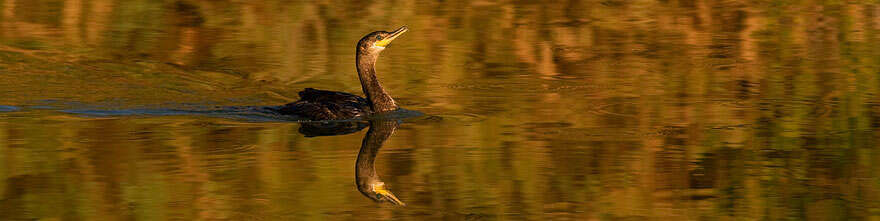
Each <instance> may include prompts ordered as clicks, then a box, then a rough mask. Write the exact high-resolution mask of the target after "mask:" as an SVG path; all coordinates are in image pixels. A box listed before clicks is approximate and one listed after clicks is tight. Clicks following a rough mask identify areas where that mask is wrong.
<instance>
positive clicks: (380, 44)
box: [358, 26, 409, 55]
mask: <svg viewBox="0 0 880 221" xmlns="http://www.w3.org/2000/svg"><path fill="white" fill-rule="evenodd" d="M407 30H409V29H407V28H406V26H403V27H400V28H398V29H397V30H395V31H392V32H387V31H374V32H372V33H370V34H367V35H366V36H364V37H363V38H361V40H360V41H358V52H360V53H365V54H374V55H378V54H379V52H382V50H385V47H387V46H388V45H389V44H391V41H394V39H396V38H397V37H400V36H401V35H403V33H404V32H406V31H407Z"/></svg>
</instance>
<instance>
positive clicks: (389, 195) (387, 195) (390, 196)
mask: <svg viewBox="0 0 880 221" xmlns="http://www.w3.org/2000/svg"><path fill="white" fill-rule="evenodd" d="M404 28H406V27H404ZM375 188H376V189H375V191H376V193H378V194H380V195H382V196H384V197H385V198H388V201H391V203H393V204H394V205H398V206H406V203H403V201H400V199H397V197H396V196H394V194H393V193H391V191H388V190H387V189H385V187H384V186H377V187H375Z"/></svg>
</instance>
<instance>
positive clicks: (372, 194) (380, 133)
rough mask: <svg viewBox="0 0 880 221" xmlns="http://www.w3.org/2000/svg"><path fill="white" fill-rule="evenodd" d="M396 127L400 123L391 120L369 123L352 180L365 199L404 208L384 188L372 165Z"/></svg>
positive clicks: (400, 202) (392, 194) (386, 188)
mask: <svg viewBox="0 0 880 221" xmlns="http://www.w3.org/2000/svg"><path fill="white" fill-rule="evenodd" d="M398 125H400V123H399V122H398V121H393V120H392V121H381V120H373V121H371V122H370V129H369V130H367V135H365V136H364V141H363V142H362V143H361V150H360V152H359V153H358V156H357V161H356V162H355V168H354V170H355V175H354V179H355V184H357V188H358V191H360V192H361V194H363V195H364V196H366V197H367V198H370V199H372V200H373V201H376V202H389V203H392V204H394V205H398V206H406V203H403V201H400V199H397V196H394V193H391V190H388V187H386V186H385V182H382V180H380V179H379V175H377V174H376V167H375V165H374V163H375V160H376V155H377V154H379V149H380V148H382V144H383V143H384V142H385V140H387V139H388V138H389V137H391V134H393V133H394V130H396V129H397V127H398Z"/></svg>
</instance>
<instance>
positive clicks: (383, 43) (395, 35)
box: [373, 26, 409, 47]
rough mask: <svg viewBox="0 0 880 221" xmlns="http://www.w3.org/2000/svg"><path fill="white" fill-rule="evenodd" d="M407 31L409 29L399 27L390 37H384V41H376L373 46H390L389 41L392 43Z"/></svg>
mask: <svg viewBox="0 0 880 221" xmlns="http://www.w3.org/2000/svg"><path fill="white" fill-rule="evenodd" d="M407 30H409V29H407V28H406V26H403V27H400V28H398V29H397V30H396V31H394V32H391V35H389V36H388V37H385V39H382V40H380V41H377V42H376V43H375V44H373V45H375V46H379V47H385V46H387V45H388V44H391V41H394V39H395V38H397V37H400V35H401V34H403V33H404V32H406V31H407Z"/></svg>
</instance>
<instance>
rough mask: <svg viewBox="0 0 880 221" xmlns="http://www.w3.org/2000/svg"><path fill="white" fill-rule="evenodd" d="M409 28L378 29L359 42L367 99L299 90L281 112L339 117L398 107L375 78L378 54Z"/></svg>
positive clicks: (319, 117)
mask: <svg viewBox="0 0 880 221" xmlns="http://www.w3.org/2000/svg"><path fill="white" fill-rule="evenodd" d="M406 31H407V28H406V26H403V27H400V28H399V29H397V30H395V31H393V32H386V31H375V32H372V33H370V34H367V35H366V36H364V37H363V38H361V40H360V41H358V45H357V51H356V52H357V57H356V59H357V72H358V77H359V78H360V81H361V88H362V89H363V91H364V95H366V99H365V98H362V97H359V96H357V95H353V94H349V93H344V92H335V91H325V90H317V89H313V88H306V89H305V90H303V91H300V92H299V96H300V100H298V101H296V102H293V103H289V104H286V105H284V106H282V107H281V108H279V109H278V112H279V113H281V114H285V115H295V116H298V117H301V118H304V119H309V120H338V119H351V118H357V117H364V116H368V115H370V114H374V113H386V112H390V111H394V110H397V109H398V107H397V103H395V102H394V99H392V98H391V95H388V92H386V91H385V89H383V88H382V85H380V84H379V79H377V78H376V69H375V65H376V59H377V58H378V57H379V53H381V52H382V50H385V47H386V46H388V44H390V43H391V41H393V40H394V39H396V38H397V37H400V35H401V34H403V33H404V32H406Z"/></svg>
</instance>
